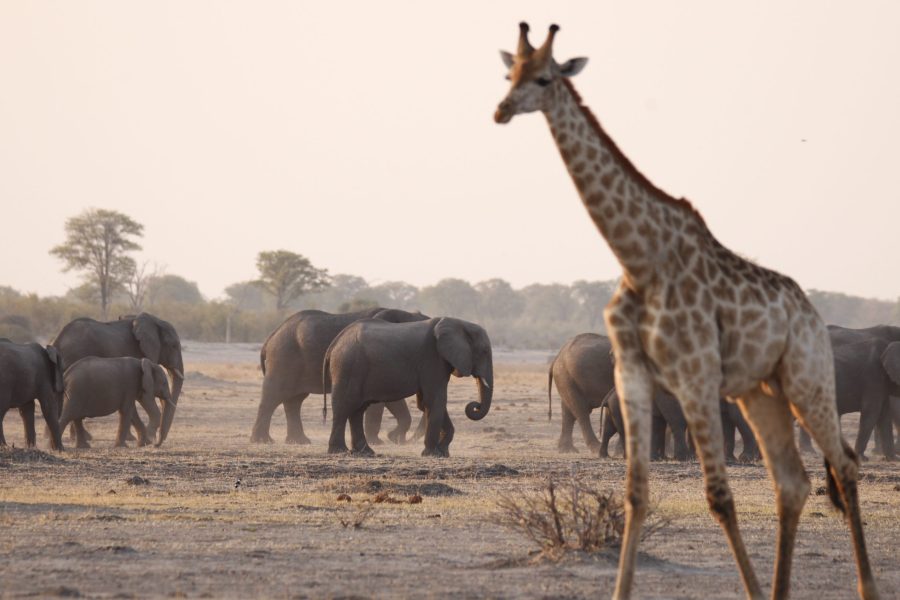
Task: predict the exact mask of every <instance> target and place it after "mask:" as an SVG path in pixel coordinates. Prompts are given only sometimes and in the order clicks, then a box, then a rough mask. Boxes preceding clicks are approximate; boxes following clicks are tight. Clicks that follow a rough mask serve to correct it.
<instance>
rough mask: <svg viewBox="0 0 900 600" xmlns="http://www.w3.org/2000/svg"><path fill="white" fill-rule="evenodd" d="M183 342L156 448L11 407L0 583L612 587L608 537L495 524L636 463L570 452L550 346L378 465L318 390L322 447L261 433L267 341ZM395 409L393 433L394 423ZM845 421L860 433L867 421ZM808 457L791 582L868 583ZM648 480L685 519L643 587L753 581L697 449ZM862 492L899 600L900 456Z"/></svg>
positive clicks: (746, 508)
mask: <svg viewBox="0 0 900 600" xmlns="http://www.w3.org/2000/svg"><path fill="white" fill-rule="evenodd" d="M186 347H187V349H186V360H185V362H186V365H185V367H186V373H187V375H188V377H187V382H186V383H185V388H184V393H183V396H182V400H181V402H180V403H179V409H178V414H177V415H176V419H175V424H174V425H173V427H172V432H171V434H170V436H169V439H168V440H167V441H166V444H165V445H164V446H163V447H162V448H153V447H149V448H126V449H114V448H112V444H113V439H114V436H115V427H116V418H115V417H105V418H102V419H93V420H91V421H89V422H88V428H89V429H90V430H91V432H92V433H93V434H94V440H93V441H92V444H93V448H91V449H89V450H74V449H72V448H71V446H72V444H71V442H69V441H68V436H66V437H65V438H64V440H65V441H66V443H67V450H66V451H65V452H64V453H62V454H59V453H55V452H51V451H50V450H49V449H47V444H46V442H45V441H44V440H41V441H40V446H41V447H40V449H38V450H23V449H22V448H21V446H22V445H23V443H24V436H23V434H22V426H21V422H20V419H19V416H18V413H16V412H15V411H11V412H10V413H8V414H7V416H6V418H5V420H4V423H3V424H4V428H5V432H6V437H7V440H8V442H9V443H10V444H14V445H15V447H10V448H7V449H3V450H0V531H2V535H0V597H3V598H7V597H9V598H14V597H104V598H111V597H112V598H116V597H117V598H132V597H134V598H143V597H161V596H162V597H165V596H169V597H216V598H222V597H224V598H247V597H279V598H354V597H358V598H369V597H413V598H422V597H424V598H435V597H441V598H444V597H449V598H476V597H477V598H483V597H493V598H583V597H608V596H609V595H611V593H612V589H613V585H614V581H615V572H616V563H617V555H616V552H615V550H611V551H608V552H603V553H599V554H593V555H587V554H582V553H572V554H570V555H567V556H566V557H565V558H564V559H563V560H561V561H558V562H555V561H549V560H546V559H545V558H542V557H540V556H538V555H536V554H535V550H536V548H535V547H534V546H532V545H531V543H530V542H528V541H527V540H526V539H525V538H524V537H522V536H521V535H519V534H518V533H517V532H515V531H511V530H509V529H506V528H504V527H503V526H501V524H500V522H499V521H500V520H499V518H498V514H497V512H496V508H495V502H496V500H497V498H498V497H500V496H502V495H517V494H521V493H524V492H529V491H535V490H538V489H539V488H540V487H541V486H542V485H544V484H545V482H546V480H547V478H548V477H551V476H552V477H555V478H557V479H564V478H568V477H571V476H572V475H573V474H575V475H578V476H580V477H582V478H584V479H586V480H588V481H592V482H595V484H596V485H597V487H599V488H607V489H612V490H621V487H622V479H623V476H624V472H625V466H624V463H623V462H622V460H621V459H620V458H613V459H606V460H601V459H597V458H594V457H592V456H590V455H588V453H587V452H586V451H585V449H584V446H583V444H581V440H580V436H579V435H578V433H577V432H576V445H577V446H578V447H579V449H580V450H581V451H580V453H579V454H576V455H559V454H557V452H556V439H557V437H558V435H559V428H560V422H559V416H558V415H559V413H558V409H557V410H556V411H554V413H555V415H554V419H553V422H550V423H548V422H547V405H546V399H547V396H546V385H547V384H546V382H547V373H546V369H547V366H546V361H545V360H543V359H541V358H540V355H534V356H532V355H530V354H529V355H528V356H525V357H524V358H523V359H522V360H520V361H517V360H516V357H515V354H514V353H507V354H505V355H503V357H502V358H503V360H502V361H500V360H498V362H497V373H496V377H495V389H496V394H495V400H494V408H493V410H492V411H491V414H490V415H489V416H488V417H487V418H486V419H485V420H483V421H480V422H473V421H469V420H468V419H466V418H465V416H464V413H463V407H464V405H465V403H466V402H468V401H470V400H472V399H474V398H475V396H476V393H477V392H476V388H475V385H474V384H473V383H472V382H471V381H467V380H454V381H453V382H452V383H451V388H450V413H451V416H452V418H453V419H454V424H455V425H456V438H455V439H454V441H453V444H452V446H451V454H452V457H451V458H448V459H435V458H422V457H421V456H419V453H420V452H421V449H422V447H421V442H411V443H409V444H407V445H404V446H395V445H392V444H389V443H386V444H385V445H381V446H378V447H377V448H376V451H377V452H378V456H377V457H375V458H371V459H363V458H355V457H349V456H339V457H336V456H328V455H327V454H326V453H325V446H326V441H327V438H328V425H325V424H323V423H322V418H321V402H322V399H321V397H318V398H316V397H310V398H308V399H307V401H306V402H305V404H304V407H303V417H304V426H305V428H306V432H307V435H308V436H309V437H310V438H311V439H312V440H313V444H312V445H310V446H303V447H298V446H287V445H285V444H284V443H283V442H282V441H281V440H283V439H284V437H285V424H284V417H283V413H282V412H281V411H280V410H279V411H278V412H276V414H275V417H274V419H273V427H272V436H273V438H275V439H276V440H278V441H277V442H276V443H275V444H273V445H252V444H250V443H249V441H248V440H249V434H250V428H251V426H252V424H253V420H254V418H255V415H256V406H257V402H258V399H259V387H260V382H261V374H260V372H259V368H258V347H252V346H250V345H241V346H239V347H238V348H236V349H235V350H231V349H229V348H228V347H227V346H224V345H215V346H214V347H211V348H206V347H204V346H203V345H202V344H197V343H193V342H189V343H186ZM545 354H546V355H550V354H551V353H545ZM554 396H555V397H556V393H555V391H554ZM557 403H558V400H555V402H554V404H557ZM410 406H411V407H412V411H413V414H414V415H417V414H418V412H417V411H416V409H415V408H414V406H413V403H412V402H411V403H410ZM557 406H558V404H557ZM329 412H330V411H329ZM385 418H386V422H385V425H384V427H383V429H382V431H383V433H384V432H386V431H387V430H389V429H390V428H392V427H393V423H392V421H391V420H390V417H389V416H388V415H387V414H386V417H385ZM598 418H599V415H595V416H594V422H595V425H596V422H597V419H598ZM844 424H845V427H846V432H847V434H850V435H854V434H855V419H852V418H849V416H848V417H845V419H844ZM871 454H872V452H871V449H870V455H871ZM804 459H805V462H806V466H807V469H808V472H809V475H810V479H811V481H812V484H813V490H814V492H813V494H811V495H810V498H809V501H808V502H807V505H806V509H805V510H804V514H803V518H802V520H801V524H800V530H799V539H798V543H797V549H796V553H795V560H794V568H793V575H792V582H793V589H792V592H793V597H795V598H816V599H817V600H820V599H825V598H850V597H853V596H854V593H855V589H856V576H855V568H854V564H853V560H852V554H851V549H850V538H849V534H848V531H847V528H846V526H845V525H844V523H843V521H842V520H841V519H840V518H839V517H838V516H837V515H835V513H834V511H833V510H832V509H831V508H830V506H829V503H828V500H827V496H823V495H816V494H815V490H816V489H817V488H819V487H821V486H823V485H824V472H823V466H822V463H821V460H820V458H818V457H817V456H814V455H809V456H806V457H804ZM729 475H730V480H731V483H732V487H733V490H734V493H735V496H736V499H737V505H738V510H739V519H740V524H741V529H742V532H743V534H744V540H745V542H746V544H747V546H748V548H749V551H750V555H751V559H752V560H753V563H754V565H755V567H756V570H757V573H758V576H759V578H760V579H761V580H762V581H764V582H768V580H769V578H770V571H771V567H772V561H773V559H774V553H775V527H776V524H777V520H776V516H775V512H774V503H773V492H772V489H771V485H770V483H769V480H768V476H767V474H766V471H765V468H764V467H763V466H762V465H756V464H753V465H729ZM651 477H652V479H651V490H652V496H653V499H654V504H655V510H656V512H657V514H659V515H660V516H661V517H664V518H666V519H668V520H670V522H671V523H670V525H669V526H668V527H667V528H666V529H664V530H663V531H661V532H659V533H657V534H655V535H654V536H653V537H651V538H650V539H648V540H647V541H646V542H645V543H644V544H643V545H642V547H641V555H640V560H639V567H638V574H637V580H636V582H637V583H636V586H637V587H636V590H635V593H636V595H637V596H638V597H645V598H740V597H743V591H742V587H741V584H740V581H739V579H738V575H737V573H736V570H735V568H734V562H733V560H732V558H731V554H730V552H729V550H728V547H727V545H726V542H725V538H724V536H723V534H722V533H721V531H720V530H719V528H718V526H717V525H716V524H715V522H714V521H713V519H712V518H711V517H710V516H709V513H708V510H707V508H706V501H705V495H704V490H703V484H702V481H701V478H700V471H699V466H698V464H697V463H696V462H691V463H685V464H680V463H676V462H660V463H654V464H653V466H652V472H651ZM379 496H380V497H381V500H378V498H379ZM860 496H861V501H862V509H863V516H864V518H865V522H866V535H867V542H868V545H869V551H870V554H871V557H872V560H873V564H874V569H875V573H876V577H877V579H878V583H879V585H880V588H881V593H882V596H883V597H885V598H892V597H894V598H896V597H898V592H897V590H900V558H898V553H897V549H896V548H897V539H900V466H898V465H897V464H894V463H886V462H883V461H881V460H878V459H877V458H873V460H871V461H869V462H866V463H863V465H862V478H861V482H860ZM414 498H417V499H414ZM419 500H421V501H419ZM360 520H361V523H360V525H359V527H358V528H357V527H354V523H356V522H357V521H360Z"/></svg>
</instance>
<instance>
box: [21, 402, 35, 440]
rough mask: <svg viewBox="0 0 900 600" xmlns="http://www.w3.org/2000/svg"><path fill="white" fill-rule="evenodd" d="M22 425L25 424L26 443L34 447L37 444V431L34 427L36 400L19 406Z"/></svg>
mask: <svg viewBox="0 0 900 600" xmlns="http://www.w3.org/2000/svg"><path fill="white" fill-rule="evenodd" d="M19 415H20V416H21V417H22V425H24V426H25V445H26V446H27V447H28V448H34V447H35V446H36V445H37V432H36V431H35V429H34V400H32V401H31V402H26V403H25V404H23V405H22V406H20V407H19Z"/></svg>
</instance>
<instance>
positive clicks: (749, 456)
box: [737, 452, 762, 463]
mask: <svg viewBox="0 0 900 600" xmlns="http://www.w3.org/2000/svg"><path fill="white" fill-rule="evenodd" d="M761 459H762V457H761V456H759V455H758V454H755V453H751V452H741V455H740V456H738V457H737V462H739V463H755V462H756V461H758V460H761Z"/></svg>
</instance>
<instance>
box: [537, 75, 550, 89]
mask: <svg viewBox="0 0 900 600" xmlns="http://www.w3.org/2000/svg"><path fill="white" fill-rule="evenodd" d="M535 83H537V84H538V85H539V86H541V87H547V86H548V85H550V80H549V79H547V78H546V77H538V78H537V79H535Z"/></svg>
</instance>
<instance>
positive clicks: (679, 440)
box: [672, 423, 694, 461]
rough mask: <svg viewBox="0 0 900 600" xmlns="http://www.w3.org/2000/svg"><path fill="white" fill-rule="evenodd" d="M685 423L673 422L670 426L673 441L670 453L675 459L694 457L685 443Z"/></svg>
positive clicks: (683, 459) (686, 433)
mask: <svg viewBox="0 0 900 600" xmlns="http://www.w3.org/2000/svg"><path fill="white" fill-rule="evenodd" d="M687 437H688V432H687V423H684V424H682V423H675V424H674V425H673V426H672V441H673V446H674V447H673V449H672V453H673V455H674V457H675V460H681V461H685V460H691V459H692V458H693V457H694V452H693V451H692V450H691V448H690V447H689V446H688V443H687Z"/></svg>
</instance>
